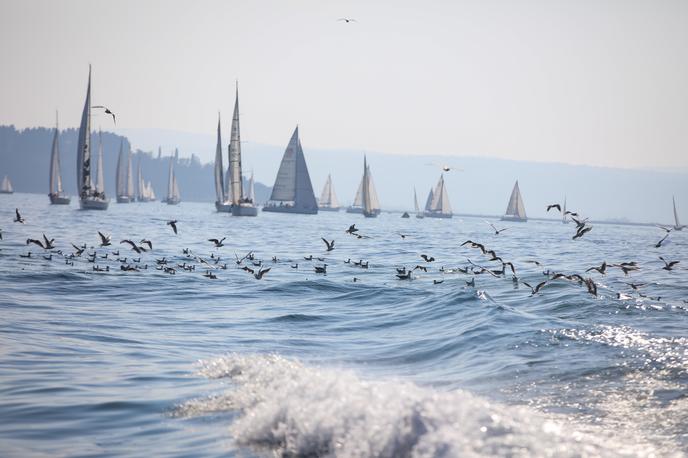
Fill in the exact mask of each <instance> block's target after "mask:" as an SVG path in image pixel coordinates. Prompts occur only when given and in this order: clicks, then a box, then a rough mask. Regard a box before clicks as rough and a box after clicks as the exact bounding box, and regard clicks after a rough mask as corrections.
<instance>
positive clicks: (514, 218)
mask: <svg viewBox="0 0 688 458" xmlns="http://www.w3.org/2000/svg"><path fill="white" fill-rule="evenodd" d="M499 219H500V220H502V221H512V222H514V223H527V222H528V218H521V217H518V216H510V215H504V216H502V217H501V218H499Z"/></svg>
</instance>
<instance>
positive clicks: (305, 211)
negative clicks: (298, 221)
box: [263, 205, 318, 215]
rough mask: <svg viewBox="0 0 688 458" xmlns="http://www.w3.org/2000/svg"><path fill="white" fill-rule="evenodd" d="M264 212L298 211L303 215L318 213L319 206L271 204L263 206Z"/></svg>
mask: <svg viewBox="0 0 688 458" xmlns="http://www.w3.org/2000/svg"><path fill="white" fill-rule="evenodd" d="M263 211H264V212H272V213H297V214H301V215H317V214H318V209H317V208H298V207H289V206H286V205H282V206H279V205H270V206H266V207H263Z"/></svg>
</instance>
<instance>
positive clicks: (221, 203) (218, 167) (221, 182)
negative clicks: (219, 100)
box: [214, 113, 232, 213]
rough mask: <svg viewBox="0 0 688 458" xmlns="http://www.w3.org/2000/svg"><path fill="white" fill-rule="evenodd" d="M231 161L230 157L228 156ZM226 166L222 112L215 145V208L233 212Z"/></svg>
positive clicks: (222, 211)
mask: <svg viewBox="0 0 688 458" xmlns="http://www.w3.org/2000/svg"><path fill="white" fill-rule="evenodd" d="M227 160H228V161H229V157H227ZM224 173H225V172H224V166H223V165H222V133H221V127H220V114H219V113H218V114H217V145H216V147H215V169H214V175H215V209H216V210H217V211H218V212H221V213H231V212H232V200H231V199H229V198H228V196H227V194H228V191H229V188H228V187H227V186H226V185H225V183H226V182H225V178H227V180H226V181H227V182H229V175H228V176H227V177H225V176H224Z"/></svg>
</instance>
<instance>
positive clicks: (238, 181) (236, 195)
mask: <svg viewBox="0 0 688 458" xmlns="http://www.w3.org/2000/svg"><path fill="white" fill-rule="evenodd" d="M229 175H230V180H231V182H230V184H231V188H232V204H234V205H239V204H240V203H241V198H242V196H243V195H244V192H243V189H242V187H243V183H242V181H243V180H242V177H241V132H240V129H239V89H238V88H237V91H236V99H235V100H234V115H233V116H232V131H231V137H230V140H229Z"/></svg>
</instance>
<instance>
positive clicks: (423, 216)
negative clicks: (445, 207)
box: [416, 214, 425, 219]
mask: <svg viewBox="0 0 688 458" xmlns="http://www.w3.org/2000/svg"><path fill="white" fill-rule="evenodd" d="M416 218H418V219H423V218H425V215H420V214H417V215H416Z"/></svg>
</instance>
